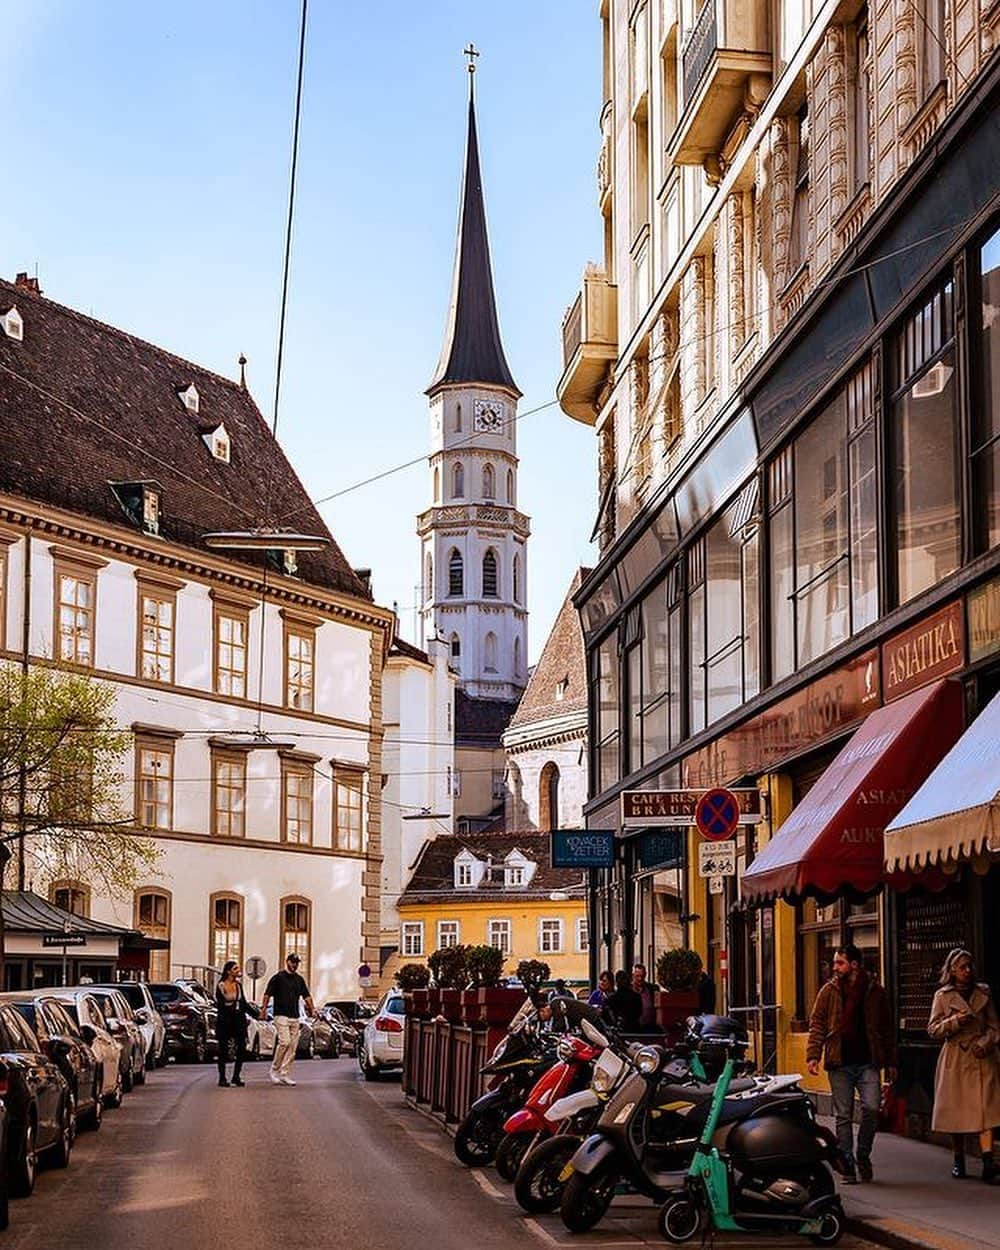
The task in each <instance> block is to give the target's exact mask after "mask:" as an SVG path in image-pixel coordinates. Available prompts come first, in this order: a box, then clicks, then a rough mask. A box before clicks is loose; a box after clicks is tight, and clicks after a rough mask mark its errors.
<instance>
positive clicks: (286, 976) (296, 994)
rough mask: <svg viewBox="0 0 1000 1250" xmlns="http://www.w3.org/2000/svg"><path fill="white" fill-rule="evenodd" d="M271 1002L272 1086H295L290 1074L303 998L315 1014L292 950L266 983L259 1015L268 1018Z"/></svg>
mask: <svg viewBox="0 0 1000 1250" xmlns="http://www.w3.org/2000/svg"><path fill="white" fill-rule="evenodd" d="M272 999H273V1000H274V1027H275V1030H276V1032H277V1034H278V1040H277V1042H276V1043H275V1047H274V1058H273V1059H272V1060H271V1083H272V1084H273V1085H294V1084H295V1082H294V1081H293V1080H292V1077H291V1071H292V1064H293V1063H294V1062H295V1052H296V1050H297V1049H298V1045H299V1003H300V1002H301V1001H302V1000H303V999H305V1003H306V1010H307V1011H308V1012H309V1014H310V1015H311V1016H314V1015H315V1014H316V1009H315V1007H314V1006H313V1000H312V996H311V995H310V993H309V986H308V985H306V983H305V981H304V979H303V978H302V977H301V976H299V957H298V955H296V954H295V952H294V951H292V952H291V954H289V955H288V957H287V958H286V959H285V968H284V971H283V972H276V973H275V974H274V976H273V977H272V978H271V979H270V981H268V983H267V989H266V990H265V991H264V1001H263V1002H262V1003H261V1009H260V1010H261V1015H263V1016H266V1015H267V1005H268V1003H269V1002H271V1000H272Z"/></svg>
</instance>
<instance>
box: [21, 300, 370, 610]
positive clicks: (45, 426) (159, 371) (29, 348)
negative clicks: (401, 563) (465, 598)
mask: <svg viewBox="0 0 1000 1250" xmlns="http://www.w3.org/2000/svg"><path fill="white" fill-rule="evenodd" d="M14 304H16V305H17V308H18V311H19V312H20V314H21V316H22V317H23V318H24V341H23V342H16V341H14V340H13V339H9V338H8V337H7V336H6V335H5V334H3V333H2V332H0V439H2V446H3V455H2V456H0V490H5V491H8V492H10V493H12V494H15V495H21V496H25V497H27V498H29V499H33V500H37V501H40V502H44V503H49V504H51V505H54V506H56V507H60V508H65V509H68V510H70V511H73V512H78V513H83V514H85V515H86V516H89V517H92V518H94V519H97V520H101V521H105V522H111V523H117V524H119V525H133V523H132V522H130V521H129V519H128V518H127V516H126V514H125V512H124V511H123V509H122V507H121V505H120V504H119V503H118V501H117V499H116V497H115V495H114V493H113V492H112V490H111V489H110V487H109V485H108V483H109V482H141V481H156V482H159V484H160V485H161V487H162V489H163V497H162V517H161V522H160V533H161V535H162V536H163V537H164V538H167V539H171V540H173V541H174V542H178V543H182V544H184V545H185V546H189V547H197V548H201V549H204V542H203V535H204V534H206V533H211V532H213V531H220V530H222V531H226V530H246V529H249V528H253V527H254V526H256V525H260V524H262V523H265V524H267V525H268V528H272V527H273V526H281V527H283V528H285V527H287V528H288V529H290V530H295V531H298V532H300V533H301V532H307V533H312V534H323V535H326V536H329V530H328V529H327V528H326V526H325V525H324V524H323V522H322V520H321V519H320V517H319V514H318V513H317V511H316V509H315V508H314V507H313V506H312V504H311V503H310V502H309V496H308V495H307V494H306V491H305V488H304V487H303V485H302V483H301V482H300V481H299V479H298V476H297V475H296V473H295V470H294V469H293V468H292V466H291V465H290V464H289V463H288V461H287V460H286V458H285V455H284V453H283V452H282V450H281V448H280V446H279V445H278V444H277V442H276V441H275V440H274V438H273V437H272V436H271V431H270V429H269V428H268V425H267V423H266V422H265V420H264V418H263V417H262V415H261V413H260V411H259V409H258V408H257V405H256V404H255V403H254V401H253V400H252V399H251V397H250V394H249V392H247V391H246V390H245V389H244V388H243V387H242V386H240V384H239V383H238V382H234V381H231V380H230V379H228V378H223V377H219V376H218V375H217V374H215V373H211V372H210V371H209V370H207V369H203V368H201V367H200V366H198V365H194V364H191V363H189V362H188V361H186V360H181V359H180V358H179V357H177V356H173V355H171V354H170V353H169V352H166V351H164V350H163V349H162V348H159V347H154V346H153V345H152V344H150V343H146V342H143V341H142V340H141V339H138V338H135V337H134V336H133V335H131V334H127V333H126V332H125V331H123V330H117V329H115V328H114V327H112V326H108V325H104V324H103V323H102V322H100V321H95V320H94V319H93V318H91V317H86V316H84V315H83V314H82V313H78V312H76V311H74V310H73V309H70V308H66V307H64V306H63V305H61V304H56V303H54V302H53V301H52V300H50V299H48V298H46V297H44V296H42V295H39V294H36V293H34V292H32V291H30V290H27V289H25V288H24V287H21V286H14V285H13V284H12V283H9V282H4V281H2V280H0V315H2V314H3V313H4V312H6V311H7V309H9V308H10V307H11V306H12V305H14ZM192 382H193V383H194V384H195V387H196V388H197V390H198V394H199V397H200V404H199V411H198V412H192V411H190V410H189V409H187V408H186V407H185V405H184V403H183V402H182V400H181V399H180V398H179V392H181V391H183V390H185V389H186V388H187V387H188V386H189V385H190V384H191V383H192ZM220 423H224V424H225V427H226V430H227V432H228V434H229V436H230V438H231V440H232V460H231V463H229V464H226V463H223V462H222V461H220V460H216V459H215V458H214V456H213V455H212V453H211V451H210V450H209V448H208V447H207V446H206V444H205V442H204V440H203V438H202V433H203V432H204V431H205V430H206V429H215V428H216V427H217V426H218V425H219V424H220ZM265 496H267V497H268V503H269V508H268V513H269V515H268V516H263V515H262V512H263V509H264V506H265V505H264V497H265ZM243 554H245V558H246V559H247V560H248V561H249V562H254V563H256V564H257V565H258V567H259V566H260V561H261V556H260V555H259V554H251V553H230V552H227V557H229V556H231V558H233V559H240V558H241V555H243ZM298 576H299V578H300V579H301V580H302V581H304V582H312V583H313V584H315V585H317V586H323V587H327V588H329V589H333V590H338V591H342V592H345V593H347V594H350V595H355V596H357V597H359V598H364V599H371V592H370V591H369V590H368V589H367V588H366V586H365V585H364V584H363V583H362V582H361V580H360V579H359V578H358V577H356V576H355V574H354V572H353V571H352V569H351V567H350V565H349V564H348V562H347V560H346V559H345V558H344V555H343V553H342V552H341V551H340V548H339V547H338V546H337V544H336V543H335V542H334V541H333V540H332V538H331V541H330V543H329V545H328V546H326V547H325V548H324V549H323V550H322V551H318V552H301V553H298Z"/></svg>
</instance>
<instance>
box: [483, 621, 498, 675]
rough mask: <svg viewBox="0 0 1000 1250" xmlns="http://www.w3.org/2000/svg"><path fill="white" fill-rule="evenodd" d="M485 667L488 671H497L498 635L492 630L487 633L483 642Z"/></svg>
mask: <svg viewBox="0 0 1000 1250" xmlns="http://www.w3.org/2000/svg"><path fill="white" fill-rule="evenodd" d="M483 667H484V668H485V669H486V671H487V673H495V672H496V671H497V636H496V634H494V633H493V632H492V631H491V632H490V633H488V634H487V635H486V639H485V641H484V643H483Z"/></svg>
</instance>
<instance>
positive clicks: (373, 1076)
mask: <svg viewBox="0 0 1000 1250" xmlns="http://www.w3.org/2000/svg"><path fill="white" fill-rule="evenodd" d="M359 1053H360V1060H359V1062H360V1064H361V1071H362V1073H363V1075H364V1078H365V1080H366V1081H377V1080H378V1067H377V1065H376V1064H374V1063H372V1062H371V1060H370V1059H369V1058H368V1055H367V1053H366V1052H365V1051H363V1050H362V1051H360V1052H359Z"/></svg>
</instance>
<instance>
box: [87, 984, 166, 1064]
mask: <svg viewBox="0 0 1000 1250" xmlns="http://www.w3.org/2000/svg"><path fill="white" fill-rule="evenodd" d="M94 989H95V990H98V989H100V990H117V991H118V993H119V994H121V996H122V997H123V998H124V999H125V1001H126V1002H127V1003H128V1005H129V1006H130V1007H131V1008H132V1011H133V1013H134V1014H135V1021H136V1024H138V1026H139V1028H140V1029H141V1030H142V1036H143V1040H144V1041H145V1043H146V1070H147V1071H148V1070H149V1069H150V1068H162V1067H163V1065H164V1064H165V1063H166V1062H167V1026H166V1025H165V1024H164V1023H163V1017H162V1016H161V1015H160V1013H159V1012H158V1011H157V1010H156V1003H155V1002H153V995H152V994H151V993H150V992H149V986H148V985H147V984H146V983H145V982H144V981H118V982H116V984H114V985H95V986H94Z"/></svg>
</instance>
